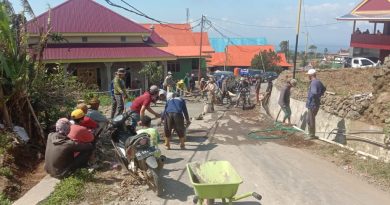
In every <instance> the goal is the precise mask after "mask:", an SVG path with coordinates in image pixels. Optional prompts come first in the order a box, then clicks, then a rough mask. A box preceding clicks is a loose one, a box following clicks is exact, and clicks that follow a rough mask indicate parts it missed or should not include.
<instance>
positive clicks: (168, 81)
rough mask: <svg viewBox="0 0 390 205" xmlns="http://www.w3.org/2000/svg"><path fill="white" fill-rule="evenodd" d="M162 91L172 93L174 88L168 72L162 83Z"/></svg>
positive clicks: (173, 82)
mask: <svg viewBox="0 0 390 205" xmlns="http://www.w3.org/2000/svg"><path fill="white" fill-rule="evenodd" d="M163 86H164V89H165V90H166V91H167V92H173V86H175V81H174V80H173V77H172V73H171V72H170V71H169V72H168V75H167V77H165V79H164V83H163Z"/></svg>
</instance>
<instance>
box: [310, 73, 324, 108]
mask: <svg viewBox="0 0 390 205" xmlns="http://www.w3.org/2000/svg"><path fill="white" fill-rule="evenodd" d="M325 91H326V88H325V86H324V85H323V84H322V83H321V81H319V80H318V79H314V80H312V81H311V82H310V86H309V90H308V93H307V102H306V107H307V108H309V109H313V108H318V107H319V106H320V104H321V96H322V95H324V93H325Z"/></svg>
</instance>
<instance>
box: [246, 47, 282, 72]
mask: <svg viewBox="0 0 390 205" xmlns="http://www.w3.org/2000/svg"><path fill="white" fill-rule="evenodd" d="M279 62H280V57H279V56H278V54H277V53H276V52H275V51H272V50H268V51H266V50H265V51H260V52H259V54H257V55H255V56H254V57H253V59H252V63H251V64H252V68H255V69H259V70H263V71H279V67H278V66H277V64H278V63H279Z"/></svg>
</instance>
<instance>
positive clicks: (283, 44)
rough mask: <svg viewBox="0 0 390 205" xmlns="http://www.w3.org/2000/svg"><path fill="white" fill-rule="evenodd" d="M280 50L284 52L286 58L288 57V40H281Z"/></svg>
mask: <svg viewBox="0 0 390 205" xmlns="http://www.w3.org/2000/svg"><path fill="white" fill-rule="evenodd" d="M279 47H280V52H282V53H284V54H285V55H286V58H287V60H288V59H289V58H290V56H289V42H288V41H281V42H280V44H279Z"/></svg>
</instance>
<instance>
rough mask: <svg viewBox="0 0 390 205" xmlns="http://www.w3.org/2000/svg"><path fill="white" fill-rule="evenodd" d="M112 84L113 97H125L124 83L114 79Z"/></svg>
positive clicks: (116, 78)
mask: <svg viewBox="0 0 390 205" xmlns="http://www.w3.org/2000/svg"><path fill="white" fill-rule="evenodd" d="M113 84H114V94H115V95H124V96H127V93H126V88H125V82H124V81H123V80H122V79H121V78H119V77H115V78H114V82H113Z"/></svg>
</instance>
